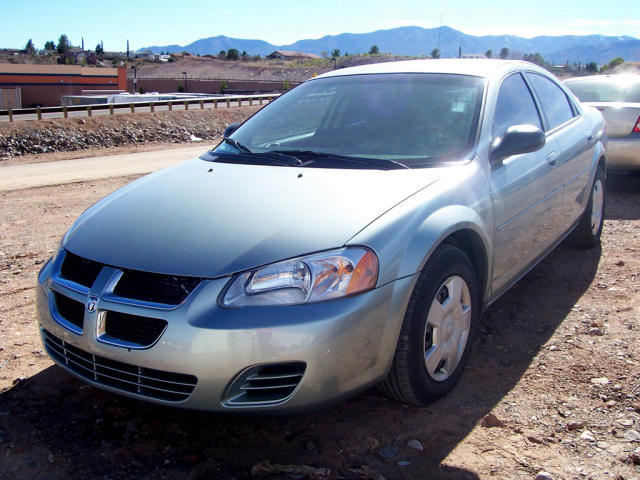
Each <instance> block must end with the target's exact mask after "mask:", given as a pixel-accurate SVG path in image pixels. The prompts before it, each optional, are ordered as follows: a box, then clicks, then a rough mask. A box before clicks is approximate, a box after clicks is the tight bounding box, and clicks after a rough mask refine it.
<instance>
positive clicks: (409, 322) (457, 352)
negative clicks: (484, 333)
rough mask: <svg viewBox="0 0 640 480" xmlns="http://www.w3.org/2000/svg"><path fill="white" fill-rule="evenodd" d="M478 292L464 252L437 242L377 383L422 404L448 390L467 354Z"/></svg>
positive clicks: (390, 392)
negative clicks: (384, 374)
mask: <svg viewBox="0 0 640 480" xmlns="http://www.w3.org/2000/svg"><path fill="white" fill-rule="evenodd" d="M479 305H480V292H479V287H478V280H477V278H476V275H475V271H474V269H473V266H472V265H471V261H470V260H469V258H468V257H467V256H466V255H465V253H464V252H463V251H462V250H460V249H458V248H455V247H452V246H449V245H441V246H440V247H438V249H437V250H436V251H435V252H434V253H433V255H432V256H431V258H430V259H429V261H428V262H427V265H426V266H425V268H424V269H423V271H422V272H421V273H420V276H419V278H418V281H417V283H416V286H415V288H414V291H413V293H412V295H411V299H410V300H409V306H408V307H407V311H406V313H405V318H404V321H403V324H402V329H401V331H400V338H399V339H398V344H397V347H396V353H395V356H394V359H393V364H392V367H391V371H390V372H389V375H388V376H387V378H386V379H385V380H383V381H382V383H381V384H380V385H379V387H380V389H381V390H382V392H383V393H385V394H386V395H388V396H390V397H392V398H395V399H397V400H399V401H401V402H405V403H412V404H414V405H423V404H425V403H428V402H430V401H432V400H435V399H436V398H439V397H442V396H443V395H445V394H446V393H448V392H449V391H450V390H451V389H452V388H453V387H454V386H455V384H456V383H457V382H458V379H459V378H460V375H461V374H462V371H463V370H464V367H465V364H466V363H467V359H468V357H469V351H470V347H471V343H472V338H473V331H474V327H475V324H476V320H477V318H478V314H479Z"/></svg>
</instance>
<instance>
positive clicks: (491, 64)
mask: <svg viewBox="0 0 640 480" xmlns="http://www.w3.org/2000/svg"><path fill="white" fill-rule="evenodd" d="M518 68H520V69H525V70H536V71H544V70H542V69H541V68H540V67H538V66H537V65H534V64H533V63H529V62H523V61H519V60H492V59H476V58H462V59H461V58H446V59H439V60H434V59H422V60H407V61H401V62H386V63H373V64H369V65H360V66H357V67H348V68H341V69H338V70H333V71H331V72H327V73H324V74H322V75H319V76H317V77H315V78H326V77H338V76H346V75H365V74H374V73H449V74H457V75H472V76H476V77H483V78H490V77H494V76H498V75H501V74H503V73H504V72H507V71H510V70H517V69H518Z"/></svg>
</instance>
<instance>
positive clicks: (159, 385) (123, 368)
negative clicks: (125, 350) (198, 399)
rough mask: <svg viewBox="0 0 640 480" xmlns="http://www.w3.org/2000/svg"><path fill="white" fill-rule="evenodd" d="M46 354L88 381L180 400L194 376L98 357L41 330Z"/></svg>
mask: <svg viewBox="0 0 640 480" xmlns="http://www.w3.org/2000/svg"><path fill="white" fill-rule="evenodd" d="M42 340H43V342H44V346H45V348H46V350H47V353H48V354H49V355H50V356H51V358H52V359H53V360H55V361H56V363H58V364H59V365H61V366H62V367H65V368H67V369H69V370H71V371H72V372H73V373H75V374H76V375H78V376H80V377H83V378H85V379H87V380H88V381H90V382H92V383H95V384H98V385H104V386H109V387H112V388H115V389H117V390H121V391H123V392H130V393H135V394H137V395H142V396H144V397H148V398H152V399H156V400H165V401H168V402H180V401H183V400H186V399H187V398H189V396H190V395H191V393H193V389H194V388H195V387H196V384H197V383H198V379H197V378H196V377H194V376H193V375H185V374H182V373H172V372H164V371H162V370H153V369H151V368H145V367H139V366H136V365H131V364H128V363H123V362H116V361H114V360H109V359H108V358H104V357H99V356H97V355H93V354H91V353H88V352H85V351H84V350H81V349H80V348H77V347H74V346H73V345H70V344H68V343H67V342H65V341H63V340H60V339H59V338H58V337H56V336H55V335H52V334H51V333H49V332H48V331H46V330H42Z"/></svg>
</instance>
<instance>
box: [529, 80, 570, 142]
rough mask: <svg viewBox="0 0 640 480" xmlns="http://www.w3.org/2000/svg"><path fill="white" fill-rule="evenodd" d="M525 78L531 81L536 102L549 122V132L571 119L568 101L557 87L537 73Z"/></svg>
mask: <svg viewBox="0 0 640 480" xmlns="http://www.w3.org/2000/svg"><path fill="white" fill-rule="evenodd" d="M527 78H529V80H531V84H532V85H533V89H534V90H535V92H536V95H537V97H538V100H539V101H540V103H541V104H542V110H544V113H545V115H546V117H547V121H548V122H549V130H551V129H553V128H556V127H557V126H559V125H562V124H563V123H565V122H568V121H569V120H571V119H572V118H573V116H574V115H573V109H572V108H571V104H570V103H569V99H568V98H567V96H566V95H565V93H564V92H563V91H562V89H561V88H560V87H559V86H558V85H556V84H555V83H553V82H552V81H551V80H549V79H548V78H546V77H543V76H542V75H538V74H537V73H529V74H528V75H527Z"/></svg>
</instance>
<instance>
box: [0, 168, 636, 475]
mask: <svg viewBox="0 0 640 480" xmlns="http://www.w3.org/2000/svg"><path fill="white" fill-rule="evenodd" d="M133 178H135V177H131V176H129V177H121V178H108V179H103V180H92V181H84V182H78V183H68V184H64V185H59V186H49V187H39V188H29V189H22V190H5V191H2V192H0V478H11V479H43V478H47V479H54V480H58V479H68V478H86V479H95V478H100V479H103V478H104V479H107V478H109V479H130V478H149V479H164V478H188V479H194V480H195V479H231V478H237V479H245V478H254V477H255V478H257V476H258V475H259V474H260V473H261V472H264V471H265V470H266V471H273V467H270V466H269V465H270V464H266V463H264V462H270V463H271V464H281V465H287V464H294V465H307V466H309V467H314V469H313V470H312V473H313V474H312V475H311V476H310V477H308V478H316V479H318V478H319V479H325V478H327V479H328V478H336V479H337V478H346V479H379V480H380V479H383V478H386V479H388V480H391V479H431V478H447V479H477V478H482V479H512V478H513V479H532V480H533V479H535V478H536V477H537V476H539V474H540V472H541V471H546V472H548V473H549V476H548V477H546V476H540V477H539V478H553V479H554V480H558V479H567V480H568V479H576V480H578V479H598V480H599V479H616V480H622V479H624V480H630V479H640V466H638V465H637V464H634V461H635V462H640V433H639V432H640V366H639V363H640V353H639V352H640V335H639V331H640V322H639V315H638V312H639V311H640V273H639V272H640V177H639V176H633V177H631V176H628V177H620V176H617V177H611V178H610V179H609V180H608V182H607V183H608V188H609V204H608V211H607V214H606V221H605V229H604V235H603V242H602V247H601V248H598V249H594V250H591V251H580V250H574V249H571V248H569V247H567V246H564V245H561V246H560V247H559V248H558V249H556V250H555V251H554V252H553V253H552V254H551V255H550V256H549V257H548V258H547V259H546V260H545V261H544V262H542V263H541V264H540V265H539V266H538V267H536V268H535V269H534V270H533V271H532V272H530V273H529V274H528V275H527V276H526V277H525V278H524V279H523V280H521V281H520V282H519V283H518V284H517V285H516V286H515V287H514V288H513V289H512V290H510V291H509V292H508V293H507V294H506V295H505V296H503V297H502V298H501V299H500V300H498V301H497V302H496V303H495V304H494V305H492V306H491V307H490V309H489V310H488V311H487V312H486V313H485V315H484V316H483V319H482V324H481V326H480V329H479V330H480V333H479V338H478V339H477V340H476V342H475V344H474V351H473V355H472V357H471V359H470V362H469V367H468V368H467V370H466V371H465V373H464V375H463V377H462V380H461V383H460V385H459V386H458V387H457V388H456V389H455V390H454V392H453V393H452V394H451V395H449V396H448V397H446V398H444V399H442V400H440V401H438V402H436V403H434V404H432V405H431V406H429V407H427V408H416V407H408V406H404V405H401V404H398V403H396V402H393V401H391V400H388V399H386V398H385V397H382V396H380V395H379V394H378V393H377V392H376V391H375V390H372V391H369V392H366V393H364V394H362V395H360V396H357V397H355V398H353V399H351V400H349V401H345V402H342V403H340V404H339V405H337V406H335V407H333V408H330V409H327V410H324V411H320V412H316V413H311V414H308V415H303V416H298V417H288V418H243V417H236V416H222V415H213V414H206V413H194V412H189V411H181V410H177V409H169V408H161V407H157V406H153V405H150V404H146V403H141V402H137V401H132V400H128V399H125V398H121V397H118V396H115V395H111V394H107V393H103V392H101V391H99V390H95V389H93V388H90V387H88V386H86V385H84V384H82V383H81V382H79V381H77V380H75V379H74V378H72V377H70V376H69V375H67V374H66V373H64V372H63V371H62V370H61V369H59V368H58V367H55V366H53V365H52V362H51V361H50V360H49V359H48V357H47V356H46V354H45V353H44V351H43V349H42V346H41V343H40V340H39V338H38V330H37V326H36V323H35V307H34V303H33V299H34V290H33V289H34V283H35V277H36V274H37V271H38V269H39V268H40V266H41V265H42V263H43V262H44V261H45V260H46V259H47V258H48V257H49V256H50V254H51V252H52V251H53V249H54V248H55V246H56V245H57V242H58V240H59V238H60V236H61V235H62V233H63V232H64V231H65V229H66V228H67V227H68V226H69V225H70V224H71V222H72V221H73V220H74V218H75V217H76V216H77V215H78V214H79V213H80V212H81V211H82V210H84V209H85V208H86V207H88V206H89V205H90V204H91V203H93V202H94V201H96V200H98V199H99V198H101V197H102V196H104V195H106V194H107V193H109V192H111V191H113V190H114V189H116V188H118V187H120V186H121V185H124V184H125V183H127V182H129V181H130V180H132V179H133ZM45 183H46V182H45ZM634 451H635V453H634ZM634 459H635V460H634ZM261 462H263V463H261ZM256 465H258V466H256ZM252 468H253V472H254V474H255V475H253V476H252V473H251V472H252ZM270 469H271V470H270ZM325 469H329V471H327V470H325ZM307 471H309V470H307ZM540 475H541V474H540ZM271 478H273V479H290V478H301V477H295V476H290V475H284V474H282V475H279V476H274V477H271Z"/></svg>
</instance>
